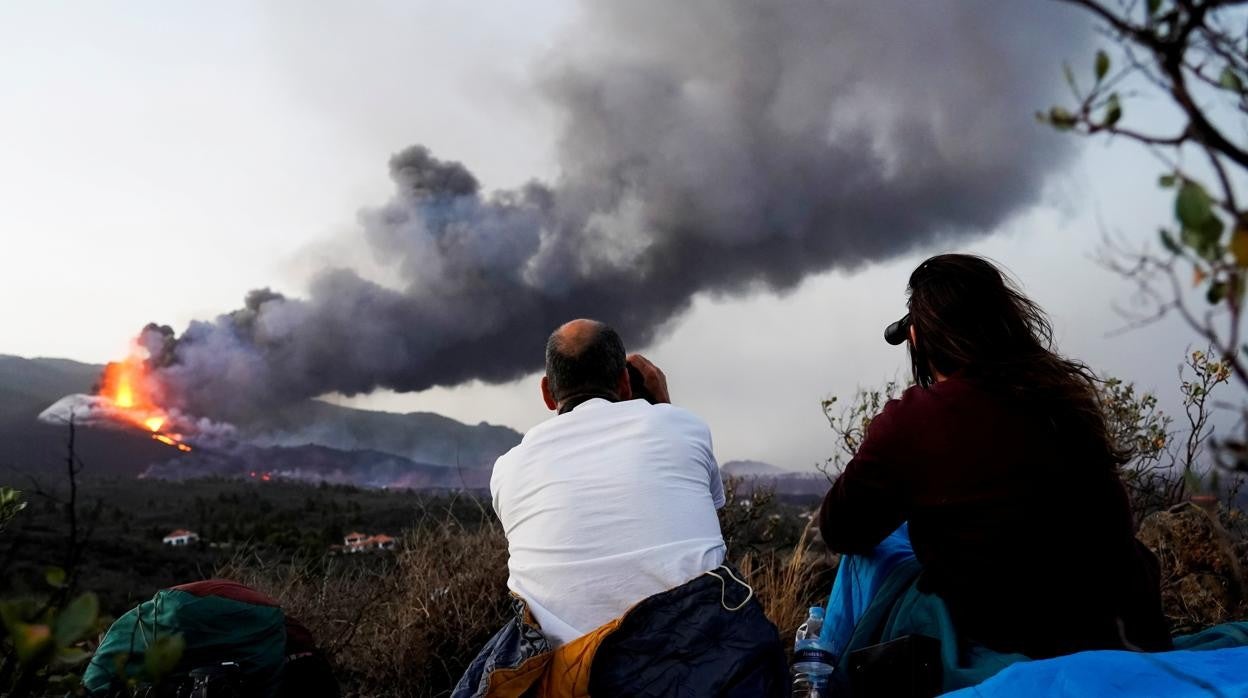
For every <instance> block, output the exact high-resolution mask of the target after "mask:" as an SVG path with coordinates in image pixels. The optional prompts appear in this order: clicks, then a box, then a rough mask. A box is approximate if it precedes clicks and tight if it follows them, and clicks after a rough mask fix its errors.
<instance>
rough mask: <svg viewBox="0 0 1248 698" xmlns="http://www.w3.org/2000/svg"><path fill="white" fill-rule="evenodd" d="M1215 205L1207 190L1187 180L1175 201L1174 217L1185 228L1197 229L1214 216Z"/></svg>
mask: <svg viewBox="0 0 1248 698" xmlns="http://www.w3.org/2000/svg"><path fill="white" fill-rule="evenodd" d="M1212 209H1213V204H1212V202H1211V201H1210V200H1209V195H1208V194H1207V193H1205V188H1204V187H1202V186H1200V185H1199V184H1197V183H1196V182H1193V181H1191V180H1187V181H1184V182H1183V186H1181V187H1179V193H1178V196H1176V197H1175V199H1174V217H1175V218H1177V219H1179V222H1180V223H1182V224H1183V227H1184V228H1197V227H1199V226H1200V225H1201V224H1203V223H1204V222H1205V221H1206V220H1207V219H1208V218H1209V217H1210V216H1212V215H1213V210H1212Z"/></svg>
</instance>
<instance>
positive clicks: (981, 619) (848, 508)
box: [820, 254, 1170, 658]
mask: <svg viewBox="0 0 1248 698" xmlns="http://www.w3.org/2000/svg"><path fill="white" fill-rule="evenodd" d="M909 296H910V297H909V313H908V314H907V316H906V317H904V318H903V319H902V320H901V321H899V322H898V323H895V324H894V325H893V326H892V327H890V328H889V332H888V335H889V336H888V339H889V341H890V342H891V343H894V344H899V343H902V342H906V343H907V344H908V345H909V349H910V359H911V364H912V368H913V372H914V382H915V385H914V386H913V387H911V388H910V389H908V390H906V391H905V392H904V393H903V394H902V396H901V398H900V399H898V400H894V401H891V402H889V403H888V405H887V406H886V407H885V408H884V411H883V412H881V413H880V414H879V415H878V416H877V417H875V418H874V419H873V420H872V421H871V423H870V426H869V428H868V431H867V436H866V439H865V440H864V442H863V443H862V447H861V448H860V449H859V451H858V453H857V455H856V456H855V457H854V458H853V460H851V461H850V463H849V464H848V466H847V467H846V468H845V470H844V472H843V473H842V474H841V476H840V477H839V478H838V479H837V480H836V482H835V483H834V484H833V486H832V489H831V491H829V492H828V494H827V496H826V497H825V499H824V501H823V506H822V509H821V511H820V530H821V532H822V534H823V538H824V540H825V541H826V542H827V544H828V546H829V547H830V548H832V549H833V550H836V551H838V552H842V553H869V552H870V551H872V549H874V548H875V546H877V545H878V544H879V543H880V542H881V541H883V540H884V539H885V538H886V537H887V536H888V535H889V534H890V533H891V532H893V531H894V530H895V529H897V528H898V527H899V526H900V525H901V524H902V523H903V522H909V535H910V540H911V542H912V544H913V549H914V554H915V556H916V557H917V559H918V562H919V563H920V565H921V567H922V572H921V575H920V576H919V579H918V582H917V585H918V587H917V588H918V590H919V591H921V592H928V593H934V594H936V595H938V596H939V597H940V598H941V600H943V601H944V603H945V605H946V606H947V607H948V609H949V613H950V616H951V617H952V619H953V622H954V624H955V625H956V627H957V632H958V636H959V637H960V638H964V639H965V640H967V641H969V642H973V643H976V644H979V645H983V646H985V647H987V648H989V649H992V650H996V651H998V652H1008V653H1021V654H1025V655H1027V656H1030V657H1035V658H1039V657H1051V656H1056V655H1060V654H1066V653H1070V652H1075V651H1080V650H1085V649H1093V648H1127V649H1143V650H1160V649H1166V648H1168V647H1169V646H1170V639H1169V636H1168V634H1167V630H1166V625H1165V621H1164V619H1163V617H1162V613H1161V603H1160V594H1159V589H1158V585H1159V582H1158V574H1157V561H1156V559H1155V558H1154V557H1153V556H1152V554H1151V553H1150V552H1149V551H1148V550H1147V549H1146V548H1144V547H1143V546H1142V545H1141V544H1140V543H1139V542H1138V541H1137V540H1136V539H1135V536H1134V533H1133V526H1132V515H1131V508H1130V504H1129V503H1128V500H1127V496H1126V492H1125V489H1124V488H1123V485H1122V482H1121V480H1120V477H1119V472H1118V468H1119V466H1120V465H1121V464H1122V463H1123V462H1124V461H1125V460H1126V458H1127V457H1128V454H1125V453H1123V452H1122V451H1121V450H1120V449H1119V448H1118V447H1117V445H1116V444H1115V443H1114V440H1113V438H1112V437H1111V435H1110V434H1109V431H1108V429H1107V427H1106V422H1105V417H1104V415H1103V413H1102V410H1101V405H1100V401H1099V399H1098V390H1097V380H1096V378H1095V376H1093V374H1092V373H1091V372H1090V371H1089V370H1088V368H1087V367H1086V366H1084V365H1083V364H1081V363H1079V362H1077V361H1074V360H1072V359H1069V358H1066V357H1063V356H1061V355H1060V354H1058V353H1057V352H1056V351H1055V350H1054V348H1053V329H1052V327H1051V325H1050V324H1049V321H1048V320H1047V318H1046V317H1045V314H1044V312H1043V311H1042V310H1041V309H1040V308H1039V306H1037V305H1036V304H1035V303H1034V302H1032V301H1031V300H1029V299H1028V298H1027V297H1026V296H1024V295H1023V294H1022V293H1021V292H1020V291H1019V290H1018V289H1017V288H1015V287H1014V286H1013V285H1012V284H1011V283H1010V281H1009V280H1008V279H1007V278H1006V277H1005V275H1004V274H1002V273H1001V271H1000V270H998V269H997V268H996V267H995V266H994V265H993V264H991V263H990V262H988V261H986V260H984V259H983V258H980V257H975V256H970V255H963V254H946V255H940V256H936V257H932V258H931V259H928V260H927V261H925V262H923V263H922V264H920V265H919V267H918V268H917V269H915V270H914V273H913V274H911V276H910V283H909Z"/></svg>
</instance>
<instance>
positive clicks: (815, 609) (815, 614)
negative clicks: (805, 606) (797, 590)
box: [810, 606, 823, 618]
mask: <svg viewBox="0 0 1248 698" xmlns="http://www.w3.org/2000/svg"><path fill="white" fill-rule="evenodd" d="M810 617H812V618H822V617H823V606H811V607H810Z"/></svg>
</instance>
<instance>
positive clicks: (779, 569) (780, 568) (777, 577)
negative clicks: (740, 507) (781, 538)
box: [737, 524, 835, 639]
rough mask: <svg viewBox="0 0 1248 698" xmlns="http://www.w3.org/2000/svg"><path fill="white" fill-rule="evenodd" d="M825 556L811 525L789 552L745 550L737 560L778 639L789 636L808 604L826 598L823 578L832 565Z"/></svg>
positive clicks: (822, 602)
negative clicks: (774, 625)
mask: <svg viewBox="0 0 1248 698" xmlns="http://www.w3.org/2000/svg"><path fill="white" fill-rule="evenodd" d="M826 557H827V554H826V553H825V552H824V551H823V550H822V546H821V545H820V544H819V543H818V541H817V540H816V534H814V533H813V524H812V525H811V526H807V527H806V528H805V529H803V530H802V534H801V537H800V538H798V540H797V543H796V545H795V546H794V547H793V550H792V551H791V552H779V551H777V552H769V553H748V554H746V555H745V556H744V557H742V558H741V559H740V560H739V561H738V562H737V566H738V567H739V568H740V569H741V571H742V572H743V573H744V574H745V575H746V577H747V579H748V580H749V582H750V584H751V585H752V586H753V587H754V592H755V593H756V594H758V599H759V601H761V602H762V604H763V610H764V611H765V612H766V613H767V617H768V618H770V619H771V622H772V623H775V624H776V627H777V628H778V629H779V630H780V637H781V639H786V638H790V637H793V635H794V633H796V632H797V626H799V625H801V624H802V622H803V621H804V620H805V619H806V613H807V611H808V609H809V608H810V607H811V606H814V605H820V606H821V605H823V604H824V603H825V602H826V601H827V593H828V589H829V588H830V587H829V586H827V585H828V584H829V582H828V581H827V580H828V579H829V578H830V576H831V573H832V571H833V570H834V569H835V567H834V566H830V565H828V564H827V563H826Z"/></svg>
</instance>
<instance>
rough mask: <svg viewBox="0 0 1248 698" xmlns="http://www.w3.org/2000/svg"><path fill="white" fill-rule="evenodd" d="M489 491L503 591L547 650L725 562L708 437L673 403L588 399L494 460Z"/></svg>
mask: <svg viewBox="0 0 1248 698" xmlns="http://www.w3.org/2000/svg"><path fill="white" fill-rule="evenodd" d="M490 493H491V494H492V495H493V498H494V511H495V512H497V513H498V518H499V519H500V520H501V521H502V524H503V530H504V531H505V532H506V533H507V546H508V551H509V552H510V559H509V561H508V568H509V571H510V575H509V577H508V580H507V586H508V588H510V589H511V590H512V591H514V592H515V593H517V594H519V595H520V597H521V598H523V599H524V600H525V601H526V602H528V604H529V609H530V610H531V611H532V613H533V617H534V619H535V620H537V622H538V623H539V624H540V625H541V627H542V632H543V634H545V635H546V636H547V638H548V639H549V640H550V641H551V643H552V644H554V645H560V644H563V643H566V642H568V641H571V640H574V639H576V638H578V637H580V636H581V635H584V634H586V633H588V632H590V631H591V630H593V629H594V628H597V627H598V626H600V625H602V624H604V623H606V622H608V621H610V620H611V619H613V618H616V617H618V616H620V615H622V614H623V613H624V612H625V611H627V610H628V609H629V608H630V607H632V606H633V605H634V604H636V603H637V602H638V601H641V600H642V599H644V598H646V597H648V596H652V595H654V594H657V593H659V592H661V591H665V590H667V589H671V588H674V587H677V586H680V585H681V584H684V583H685V582H687V581H689V580H690V579H693V578H694V577H697V576H698V575H700V574H702V573H703V572H706V571H707V570H712V569H715V568H716V567H718V566H719V565H720V564H721V563H722V562H723V559H724V539H723V535H722V534H721V533H720V530H719V519H718V518H717V517H716V515H715V510H716V509H718V508H719V507H722V506H723V505H724V486H723V482H722V481H721V480H720V474H719V464H717V463H716V462H715V456H714V455H713V453H712V452H711V431H710V429H709V428H707V426H706V423H705V422H703V421H702V420H701V419H699V418H698V417H696V416H695V415H694V414H693V413H691V412H688V411H686V410H683V409H680V408H679V407H673V406H671V405H651V404H649V403H647V402H645V401H644V400H629V401H626V402H614V403H613V402H608V401H606V400H603V399H599V398H595V399H593V400H589V401H586V402H584V403H582V404H580V405H578V406H577V407H576V408H575V409H573V410H572V411H570V412H567V413H565V414H561V415H559V416H556V417H553V418H551V419H549V420H547V421H545V422H543V423H541V424H539V425H537V426H535V427H533V428H532V429H530V430H529V432H528V433H527V434H525V435H524V439H523V440H522V441H521V442H520V444H519V445H517V446H516V447H515V448H513V449H511V450H510V451H508V452H507V453H505V454H504V455H503V456H501V457H500V458H499V459H498V461H497V462H496V463H495V464H494V474H493V476H492V477H491V478H490Z"/></svg>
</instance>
